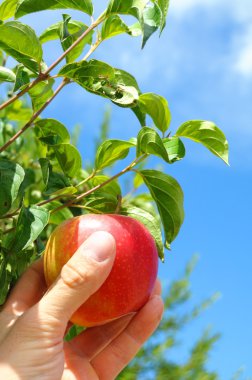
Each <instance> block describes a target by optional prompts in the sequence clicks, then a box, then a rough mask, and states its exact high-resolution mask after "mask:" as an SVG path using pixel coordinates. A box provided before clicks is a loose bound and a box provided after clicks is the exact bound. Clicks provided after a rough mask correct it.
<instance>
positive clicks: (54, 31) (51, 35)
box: [39, 20, 93, 44]
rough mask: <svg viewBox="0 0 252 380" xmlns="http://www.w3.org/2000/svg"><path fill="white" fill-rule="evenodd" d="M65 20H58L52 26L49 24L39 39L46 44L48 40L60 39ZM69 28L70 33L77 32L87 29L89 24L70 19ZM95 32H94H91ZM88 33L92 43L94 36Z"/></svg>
mask: <svg viewBox="0 0 252 380" xmlns="http://www.w3.org/2000/svg"><path fill="white" fill-rule="evenodd" d="M62 24H63V21H60V22H57V23H55V24H53V25H51V26H49V27H48V28H47V29H46V30H44V32H43V33H42V34H41V35H40V37H39V40H40V43H41V44H44V43H46V42H48V41H53V40H57V39H59V30H60V28H61V27H62ZM67 28H68V31H69V33H70V34H75V33H78V32H80V30H81V31H83V32H84V31H85V30H86V29H87V28H88V26H87V25H86V24H84V23H83V22H81V21H77V20H69V21H68V24H67ZM90 34H93V32H90ZM90 34H88V41H89V42H88V43H91V41H92V37H91V36H90Z"/></svg>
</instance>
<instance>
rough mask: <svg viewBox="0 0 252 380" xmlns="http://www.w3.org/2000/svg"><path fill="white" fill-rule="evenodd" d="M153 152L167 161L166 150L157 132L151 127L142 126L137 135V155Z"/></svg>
mask: <svg viewBox="0 0 252 380" xmlns="http://www.w3.org/2000/svg"><path fill="white" fill-rule="evenodd" d="M145 153H147V154H154V155H156V156H159V157H161V158H162V159H163V160H165V161H166V162H169V157H168V154H167V150H166V149H165V146H164V144H163V141H162V139H161V137H160V136H159V134H158V133H157V132H156V131H155V130H154V129H152V128H149V127H143V128H142V129H141V130H140V132H139V133H138V136H137V157H139V156H141V155H142V154H145Z"/></svg>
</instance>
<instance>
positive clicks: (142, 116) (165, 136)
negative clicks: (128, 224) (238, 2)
mask: <svg viewBox="0 0 252 380" xmlns="http://www.w3.org/2000/svg"><path fill="white" fill-rule="evenodd" d="M168 5H169V1H168V0H110V1H108V2H107V5H106V6H105V9H104V11H103V12H102V13H101V14H100V15H99V16H98V17H97V18H96V17H95V15H94V9H93V3H92V1H91V0H85V1H79V2H76V1H75V0H61V1H53V2H52V1H49V0H40V1H37V0H3V1H2V2H1V4H0V84H1V85H3V86H4V85H6V84H7V86H8V87H7V88H8V90H7V88H6V87H5V89H6V96H5V99H3V102H2V104H1V105H0V118H1V121H0V228H1V232H0V304H3V303H4V301H5V299H6V296H7V294H8V291H9V289H10V286H11V285H12V283H13V282H15V280H16V279H17V278H18V277H19V276H20V274H21V273H22V271H23V270H24V269H25V267H26V266H27V265H28V264H29V263H30V262H31V261H32V260H34V259H35V258H36V257H38V256H39V255H40V254H41V253H42V252H43V249H44V245H45V243H46V241H47V238H48V236H49V235H50V233H51V231H52V230H53V228H54V227H55V226H56V225H57V224H59V223H61V222H62V221H63V220H65V219H68V218H71V217H72V216H75V215H80V214H82V213H89V212H92V213H121V214H123V215H130V216H132V217H134V218H136V219H138V220H140V221H142V222H143V223H144V224H145V225H146V226H147V227H148V229H149V230H150V232H151V233H152V235H153V237H154V238H155V240H156V244H157V247H158V252H159V256H160V258H161V260H163V259H164V247H166V248H170V244H171V243H172V241H173V240H174V239H175V238H176V236H177V235H178V233H179V230H180V227H181V225H182V223H183V219H184V209H183V192H182V189H181V187H180V185H179V183H178V182H177V181H176V179H174V178H172V177H171V176H170V175H168V174H166V173H164V172H162V171H158V170H155V169H152V168H148V167H146V166H143V163H145V162H146V159H147V158H148V157H149V156H152V155H154V156H157V157H159V159H160V160H163V161H164V162H165V163H166V164H167V165H171V164H174V163H176V162H177V161H179V160H181V159H182V158H184V156H185V146H184V143H183V142H182V138H189V139H191V140H194V141H196V142H199V143H202V144H203V145H204V146H206V147H207V148H208V149H209V150H210V151H211V152H212V153H213V154H215V155H216V156H219V157H220V158H221V159H222V160H223V161H224V162H226V163H228V143H227V141H226V138H225V136H224V134H223V133H222V132H221V130H220V129H219V128H218V127H217V126H216V125H215V124H214V123H212V122H209V121H199V120H196V121H195V120H191V121H187V122H186V123H184V124H182V125H181V126H180V127H179V128H178V129H177V130H176V132H175V134H174V135H173V136H171V134H170V131H169V127H170V123H171V113H170V110H169V106H168V102H167V100H166V99H165V98H163V97H162V96H161V95H158V94H155V93H152V92H148V93H142V92H141V90H140V87H139V85H138V83H137V81H136V79H135V78H134V77H133V76H132V75H131V74H130V73H128V72H126V71H124V70H122V69H119V68H115V67H112V66H111V65H110V64H109V63H106V62H102V61H99V60H97V59H90V56H91V54H92V53H93V52H94V51H95V50H96V49H97V48H98V47H99V46H100V45H101V44H102V43H103V41H104V40H107V39H109V38H114V37H116V36H118V35H120V34H123V33H126V34H128V35H129V36H130V37H137V36H141V38H142V47H144V46H145V44H146V42H147V41H148V39H149V38H150V37H151V35H152V34H153V33H154V32H156V31H157V30H159V31H160V33H161V32H162V30H163V28H164V27H165V23H166V15H167V11H168ZM54 9H74V10H78V11H79V14H80V18H81V21H80V20H73V19H72V18H71V16H69V15H68V14H63V19H62V20H61V21H59V22H57V23H56V24H53V25H51V26H50V27H48V28H47V29H46V30H45V31H44V32H43V33H42V34H41V35H40V36H38V35H37V34H36V31H35V30H33V29H32V28H31V27H30V26H29V25H26V24H24V23H23V22H22V21H19V20H20V19H22V17H23V16H25V15H27V14H31V13H34V12H40V11H43V10H51V11H53V10H54ZM122 16H123V18H122ZM127 16H130V17H129V20H131V19H132V17H133V18H134V19H135V23H134V24H133V25H128V23H127V21H125V20H127ZM87 18H88V19H89V18H90V23H88V24H86V23H84V22H83V20H86V19H87ZM55 39H57V40H59V41H60V44H61V46H62V54H61V56H60V57H59V58H58V59H57V60H56V61H55V62H53V63H51V64H50V66H48V65H47V63H46V62H45V61H44V58H43V56H44V54H43V46H44V44H46V43H47V42H48V41H51V40H55ZM9 56H10V57H11V58H12V59H11V60H8V57H9ZM64 60H65V62H64ZM13 61H14V62H15V63H14V64H13ZM60 80H61V83H60V84H59V85H58V82H59V81H60ZM72 82H75V83H77V84H78V85H80V86H81V87H82V88H83V91H87V92H89V93H92V94H94V95H98V96H102V97H104V98H107V99H109V100H110V101H112V102H113V103H114V104H116V105H117V106H119V107H124V108H128V109H129V110H132V111H133V112H134V114H135V115H136V117H137V119H138V121H139V132H138V133H136V136H132V138H131V139H130V140H129V141H122V140H118V139H105V140H104V139H103V140H102V141H101V142H100V144H99V146H98V147H97V151H96V157H95V162H94V165H93V166H92V167H89V168H83V163H82V158H81V155H80V153H79V151H78V149H77V148H76V146H75V144H73V142H72V141H71V136H70V134H69V131H68V129H67V128H66V127H65V126H64V125H63V124H62V123H61V122H60V121H58V120H55V119H52V118H46V119H45V118H43V117H42V116H41V114H42V112H43V110H44V109H45V108H46V107H47V106H48V105H49V104H50V103H51V101H52V100H53V99H54V98H55V97H56V96H57V95H58V94H59V92H60V91H61V90H62V89H63V88H64V87H65V86H67V85H69V84H70V83H72ZM24 95H25V96H26V98H22V97H23V96H24ZM24 99H26V100H25V101H24ZM129 112H130V111H129ZM147 119H148V120H151V122H149V121H148V125H147V121H146V120H147ZM27 147H29V149H27ZM130 151H133V152H134V159H133V160H132V161H131V162H129V161H127V162H126V164H125V167H124V169H122V170H121V171H119V172H118V173H116V174H113V175H110V176H108V175H106V174H105V171H106V170H108V169H111V167H112V166H113V165H114V164H115V163H116V162H117V161H118V160H124V159H127V157H128V154H129V152H130ZM145 165H146V164H145ZM125 173H132V174H133V177H134V179H133V181H132V188H134V190H137V189H138V188H139V187H140V186H141V185H142V184H144V185H145V188H146V189H147V191H148V192H147V193H143V194H141V193H139V192H134V191H133V192H132V193H131V194H130V195H127V196H125V195H123V194H122V189H121V186H120V183H119V181H118V178H119V177H121V176H122V175H124V174H125ZM136 194H137V195H136ZM157 211H158V212H157ZM163 237H164V238H163Z"/></svg>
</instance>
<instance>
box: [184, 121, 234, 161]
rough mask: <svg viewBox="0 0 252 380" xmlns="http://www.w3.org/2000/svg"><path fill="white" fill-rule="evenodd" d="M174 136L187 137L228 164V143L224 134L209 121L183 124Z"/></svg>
mask: <svg viewBox="0 0 252 380" xmlns="http://www.w3.org/2000/svg"><path fill="white" fill-rule="evenodd" d="M176 136H180V137H187V138H189V139H191V140H193V141H196V142H198V143H201V144H203V145H204V146H205V147H206V148H207V149H209V150H210V152H212V153H213V154H214V155H215V156H217V157H220V158H221V159H222V160H223V161H224V162H225V163H226V164H229V163H228V142H227V140H226V137H225V135H224V133H223V132H222V131H221V130H220V129H219V128H218V127H217V126H216V125H215V124H214V123H212V122H211V121H202V120H190V121H187V122H185V123H183V124H182V125H181V126H180V127H179V129H178V130H177V132H176Z"/></svg>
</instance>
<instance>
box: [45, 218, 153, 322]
mask: <svg viewBox="0 0 252 380" xmlns="http://www.w3.org/2000/svg"><path fill="white" fill-rule="evenodd" d="M96 231H107V232H109V233H111V234H112V235H113V237H114V239H115V241H116V257H115V262H114V265H113V268H112V270H111V272H110V274H109V276H108V278H107V280H106V281H105V282H104V283H103V285H102V286H101V287H100V289H98V291H96V293H94V294H93V295H92V296H91V297H90V298H89V299H88V300H87V301H86V302H85V303H84V304H83V305H82V306H81V307H80V308H79V309H78V310H77V311H76V312H75V313H74V314H73V316H72V318H71V321H72V322H73V323H76V324H78V325H81V326H87V327H88V326H95V325H99V324H103V323H106V322H109V321H111V320H113V319H115V318H118V317H120V316H123V315H125V314H128V313H130V312H135V311H137V310H139V309H140V308H141V307H142V306H143V305H144V304H145V303H146V301H147V300H148V298H149V297H150V294H151V291H152V289H153V287H154V283H155V280H156V277H157V269H158V252H157V248H156V244H155V241H154V239H153V237H152V236H151V234H150V232H149V231H148V230H147V229H146V227H145V226H144V225H143V224H142V223H140V222H138V221H137V220H135V219H132V218H131V217H128V216H122V215H113V214H111V215H96V214H88V215H82V216H78V217H75V218H72V219H69V220H67V221H65V222H63V223H62V224H60V225H59V226H58V227H57V228H56V229H55V230H54V232H53V233H52V235H51V236H50V239H49V240H48V243H47V246H46V251H45V256H44V272H45V279H46V282H47V285H48V286H50V285H51V284H52V283H53V282H54V281H55V279H56V278H57V277H58V275H59V274H60V271H61V268H62V266H63V265H64V264H65V263H66V262H67V261H68V260H69V259H70V257H71V256H72V255H73V254H74V252H75V251H76V250H77V249H78V247H79V246H80V245H81V244H82V243H83V242H84V241H85V240H86V239H87V238H88V237H89V236H90V235H91V234H92V233H93V232H96Z"/></svg>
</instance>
